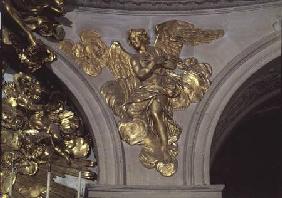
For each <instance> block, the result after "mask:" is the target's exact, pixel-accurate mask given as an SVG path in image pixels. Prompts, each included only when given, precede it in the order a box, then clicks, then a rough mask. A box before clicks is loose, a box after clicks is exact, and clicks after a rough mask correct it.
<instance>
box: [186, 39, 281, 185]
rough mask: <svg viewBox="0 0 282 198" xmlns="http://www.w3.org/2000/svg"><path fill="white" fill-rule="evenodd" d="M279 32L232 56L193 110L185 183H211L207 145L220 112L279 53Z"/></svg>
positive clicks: (187, 142) (189, 131) (209, 146)
mask: <svg viewBox="0 0 282 198" xmlns="http://www.w3.org/2000/svg"><path fill="white" fill-rule="evenodd" d="M280 37H281V35H280V34H279V33H271V34H270V35H268V36H266V37H264V38H262V39H261V40H259V41H258V42H256V43H254V44H252V45H250V46H249V47H247V48H246V49H245V50H243V51H242V52H241V53H240V54H239V55H237V56H236V57H234V58H233V59H232V60H231V61H230V62H229V63H228V64H227V65H226V66H225V67H224V69H223V70H222V71H221V72H220V73H219V74H218V75H217V76H216V77H215V79H214V80H213V82H212V85H211V87H210V89H209V90H208V92H207V93H206V95H205V96H204V98H203V100H202V101H201V102H200V103H199V105H198V106H197V108H196V110H195V111H194V113H193V117H192V120H191V124H190V127H189V128H188V131H187V132H186V133H185V134H187V135H186V137H185V140H184V141H185V142H184V152H183V155H184V156H183V160H184V161H183V168H184V170H183V171H184V174H183V177H184V178H183V180H184V184H185V185H202V184H210V175H209V168H210V148H211V143H212V138H213V135H214V131H215V128H216V125H217V122H218V120H219V117H220V115H221V113H222V112H223V109H224V107H225V105H226V104H227V103H228V101H229V99H230V98H231V97H232V95H233V94H234V93H235V92H236V90H237V89H238V88H239V87H240V86H241V85H242V84H243V83H244V82H245V81H246V80H247V79H248V78H249V77H250V76H251V75H252V74H254V73H255V72H256V71H258V70H259V69H260V68H262V67H263V66H264V65H266V64H267V63H268V62H270V61H271V60H273V59H275V58H277V57H279V56H280V54H281V38H280Z"/></svg>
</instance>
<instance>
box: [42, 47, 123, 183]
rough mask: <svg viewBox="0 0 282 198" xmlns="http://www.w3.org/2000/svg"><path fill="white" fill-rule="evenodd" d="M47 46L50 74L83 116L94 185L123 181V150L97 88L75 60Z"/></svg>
mask: <svg viewBox="0 0 282 198" xmlns="http://www.w3.org/2000/svg"><path fill="white" fill-rule="evenodd" d="M46 43H47V45H48V46H49V47H50V48H51V49H53V51H55V53H56V54H57V59H58V60H57V61H55V62H54V63H53V64H52V65H51V69H52V71H53V73H54V74H55V75H56V76H57V77H58V78H59V79H60V80H61V81H62V82H63V83H64V84H65V85H66V87H67V88H68V89H69V90H70V92H71V93H72V94H73V96H74V97H75V100H76V102H77V103H79V104H78V105H79V106H80V107H81V111H82V113H83V115H84V116H83V118H84V120H85V121H86V122H87V123H86V125H87V126H88V129H89V130H90V133H91V135H92V138H93V139H94V144H95V149H96V150H97V151H96V155H97V163H98V180H97V183H98V184H101V185H103V184H108V185H123V184H125V178H126V177H125V173H126V171H125V164H124V151H123V145H122V143H121V140H120V137H119V134H118V133H117V128H116V124H115V120H114V116H113V114H112V113H111V111H110V110H109V109H108V107H107V106H106V104H105V103H104V101H103V99H102V98H101V96H100V93H99V89H98V88H97V87H95V85H93V83H92V84H91V81H90V80H91V79H90V78H89V77H88V76H86V75H84V74H83V73H82V72H81V71H80V69H79V68H78V67H77V65H75V63H74V62H73V61H71V60H69V58H68V57H66V56H65V55H64V54H62V53H61V52H60V51H59V50H58V48H57V47H56V46H55V45H53V44H50V43H49V44H48V42H46Z"/></svg>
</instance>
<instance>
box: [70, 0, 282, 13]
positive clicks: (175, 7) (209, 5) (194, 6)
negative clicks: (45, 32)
mask: <svg viewBox="0 0 282 198" xmlns="http://www.w3.org/2000/svg"><path fill="white" fill-rule="evenodd" d="M66 2H67V3H68V4H69V5H75V6H80V7H93V8H102V9H115V10H134V11H184V10H201V9H217V8H230V7H239V6H248V5H256V4H264V3H270V2H281V0H67V1H66Z"/></svg>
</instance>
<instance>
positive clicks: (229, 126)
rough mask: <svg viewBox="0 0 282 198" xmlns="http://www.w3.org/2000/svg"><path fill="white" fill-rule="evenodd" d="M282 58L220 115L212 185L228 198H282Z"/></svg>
mask: <svg viewBox="0 0 282 198" xmlns="http://www.w3.org/2000/svg"><path fill="white" fill-rule="evenodd" d="M280 67H281V58H276V59H274V60H273V61H271V62H270V63H268V64H267V65H265V66H264V67H263V68H261V69H260V70H258V71H257V72H256V73H255V74H253V75H252V76H251V77H250V78H249V79H248V80H247V81H246V82H245V83H243V85H242V86H241V87H240V88H239V89H238V90H237V91H236V92H235V93H234V94H233V96H232V98H231V99H230V100H229V102H228V104H227V105H226V107H225V109H224V111H223V113H222V114H221V116H220V119H219V121H218V124H217V126H216V129H215V135H214V137H213V142H212V146H211V161H210V181H211V184H225V189H224V191H223V198H233V197H240V198H251V197H257V198H262V197H273V198H278V197H281V196H282V189H281V185H282V179H281V178H282V158H281V157H280V156H282V145H281V143H280V142H281V139H282V133H281V131H282V125H281V120H280V119H281V89H280V85H281V68H280Z"/></svg>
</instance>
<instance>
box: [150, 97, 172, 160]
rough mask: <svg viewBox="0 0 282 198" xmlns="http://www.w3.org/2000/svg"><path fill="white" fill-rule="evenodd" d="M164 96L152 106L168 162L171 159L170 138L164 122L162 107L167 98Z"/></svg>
mask: <svg viewBox="0 0 282 198" xmlns="http://www.w3.org/2000/svg"><path fill="white" fill-rule="evenodd" d="M163 97H164V96H159V97H158V98H156V99H154V100H153V101H152V104H151V111H152V112H151V113H152V118H153V122H154V123H155V128H156V129H157V131H158V133H159V136H160V139H161V150H162V152H163V158H164V161H168V160H169V159H170V155H169V153H168V136H167V127H166V124H165V122H164V119H163V118H164V109H163V107H162V106H164V105H165V100H167V99H166V98H163Z"/></svg>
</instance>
